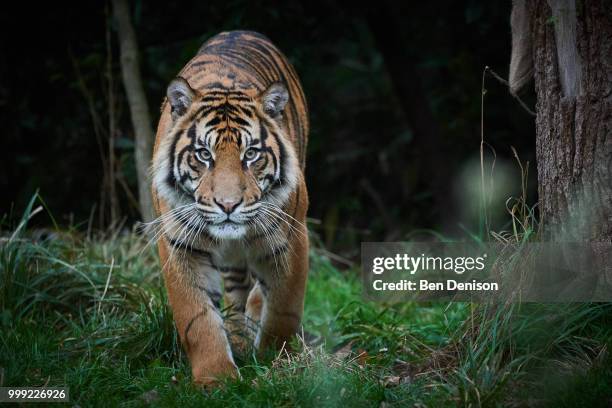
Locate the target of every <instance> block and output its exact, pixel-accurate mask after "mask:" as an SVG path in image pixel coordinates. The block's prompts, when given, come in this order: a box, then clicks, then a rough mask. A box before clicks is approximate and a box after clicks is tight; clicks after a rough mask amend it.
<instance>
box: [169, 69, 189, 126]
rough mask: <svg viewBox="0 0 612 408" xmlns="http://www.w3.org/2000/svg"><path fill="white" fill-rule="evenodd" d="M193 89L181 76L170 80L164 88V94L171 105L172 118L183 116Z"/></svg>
mask: <svg viewBox="0 0 612 408" xmlns="http://www.w3.org/2000/svg"><path fill="white" fill-rule="evenodd" d="M195 94H196V93H195V91H194V90H193V89H192V88H191V87H190V86H189V83H188V82H187V81H186V80H185V79H184V78H181V77H177V78H175V79H173V80H172V82H170V85H168V89H167V90H166V96H167V97H168V101H169V102H170V106H171V107H172V119H173V120H176V119H177V118H178V117H179V116H183V115H184V114H185V112H187V110H188V109H189V107H190V106H191V103H192V102H193V98H194V97H195Z"/></svg>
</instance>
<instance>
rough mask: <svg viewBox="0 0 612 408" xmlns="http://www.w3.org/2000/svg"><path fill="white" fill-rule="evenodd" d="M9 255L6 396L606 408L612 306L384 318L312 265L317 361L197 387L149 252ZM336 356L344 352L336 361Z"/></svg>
mask: <svg viewBox="0 0 612 408" xmlns="http://www.w3.org/2000/svg"><path fill="white" fill-rule="evenodd" d="M33 205H34V200H33V201H32V203H31V206H30V208H29V209H28V210H27V211H26V216H24V222H22V223H21V224H20V226H18V227H16V228H15V229H14V230H13V232H12V233H11V234H9V236H8V237H7V238H6V239H3V241H2V243H1V244H0V381H2V384H1V385H3V386H26V385H27V386H40V385H43V384H47V385H49V386H65V385H66V386H69V387H70V394H71V405H74V404H78V405H79V406H82V407H91V406H150V405H152V406H206V407H216V406H219V407H225V408H226V407H233V406H245V407H251V406H282V407H293V406H300V407H309V406H313V407H321V406H329V407H336V406H339V407H344V406H347V407H379V406H381V404H382V403H384V406H402V407H404V406H416V407H419V406H508V405H510V406H524V405H528V404H530V403H534V402H536V403H538V404H539V405H541V406H589V407H593V406H607V405H608V403H609V401H610V398H612V391H611V383H612V369H611V368H610V367H611V366H612V364H611V363H612V360H611V357H610V356H609V353H608V350H609V349H610V346H611V345H612V307H611V306H610V305H609V304H557V305H552V304H551V305H548V304H527V305H518V304H508V305H505V304H484V305H475V304H469V303H459V302H455V303H412V302H410V303H403V304H396V305H385V304H374V303H368V302H366V301H364V300H363V299H362V297H361V286H360V282H359V279H358V274H357V272H356V271H354V270H347V271H340V270H338V269H336V268H334V267H333V266H332V264H331V263H330V261H329V260H328V259H327V258H326V257H324V256H322V255H319V254H318V252H317V251H316V250H315V251H314V252H313V253H312V254H311V274H310V279H309V284H308V292H307V297H306V310H305V316H304V330H305V331H306V332H308V333H309V334H310V336H309V337H313V336H314V337H315V338H318V339H320V341H319V343H318V344H317V345H312V344H304V342H300V341H297V342H296V347H295V351H294V352H291V353H280V354H278V355H272V356H270V357H268V358H265V359H261V360H258V359H257V358H256V357H254V356H250V357H248V358H247V360H245V361H241V362H240V365H241V369H240V371H241V374H242V379H241V380H235V381H228V382H225V383H224V385H223V387H221V388H219V389H216V390H214V391H210V392H203V391H201V390H199V389H197V388H195V387H193V386H192V385H191V382H190V370H189V366H188V362H187V361H186V358H185V356H184V354H183V352H182V350H181V348H180V346H179V345H178V340H177V336H176V331H175V329H174V325H173V321H172V316H171V311H170V310H169V308H168V306H167V302H166V298H165V292H164V289H163V282H162V280H161V277H160V273H159V267H158V260H157V257H156V253H155V250H154V248H152V247H146V246H145V244H146V243H145V242H144V240H143V239H142V238H140V237H138V236H136V235H134V234H131V233H115V234H111V235H110V236H99V237H97V238H95V239H90V238H87V237H83V236H80V235H79V234H77V233H74V232H67V233H61V234H57V235H56V236H55V237H54V238H52V239H48V240H46V241H36V240H33V239H32V238H31V237H30V234H28V232H27V230H26V224H27V223H26V222H25V220H27V218H28V217H29V216H30V213H31V212H32V206H33ZM338 350H339V351H338Z"/></svg>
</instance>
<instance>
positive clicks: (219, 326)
mask: <svg viewBox="0 0 612 408" xmlns="http://www.w3.org/2000/svg"><path fill="white" fill-rule="evenodd" d="M179 252H183V253H179ZM159 254H160V258H161V262H162V265H163V272H164V280H165V284H166V289H167V291H168V300H169V301H170V306H171V308H172V312H173V316H174V321H175V324H176V328H177V330H178V333H179V336H180V339H181V343H182V345H183V348H184V349H185V351H186V353H187V356H188V358H189V362H190V363H191V371H192V375H193V381H194V382H195V383H196V384H199V385H203V386H209V385H214V384H215V383H216V382H218V380H219V379H221V378H223V377H236V376H238V375H239V374H238V369H237V367H236V364H235V363H234V359H233V356H232V352H231V349H230V345H229V341H228V338H227V334H226V332H225V329H224V327H223V319H222V317H221V314H220V310H219V303H220V300H221V278H220V276H219V272H218V271H217V270H215V269H214V268H213V267H212V264H211V263H210V256H209V255H208V254H207V253H205V252H202V251H198V252H194V251H190V250H189V249H184V248H180V247H177V246H173V245H172V243H170V242H169V241H168V240H167V239H165V238H162V239H160V241H159ZM179 261H180V262H179Z"/></svg>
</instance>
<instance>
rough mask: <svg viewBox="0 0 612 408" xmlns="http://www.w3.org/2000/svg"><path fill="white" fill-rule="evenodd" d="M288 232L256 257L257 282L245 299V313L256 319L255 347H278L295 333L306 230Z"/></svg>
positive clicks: (303, 283)
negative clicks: (278, 242) (275, 244)
mask: <svg viewBox="0 0 612 408" xmlns="http://www.w3.org/2000/svg"><path fill="white" fill-rule="evenodd" d="M298 228H299V232H298V233H293V234H290V237H289V238H288V239H287V241H286V242H285V243H284V244H281V245H278V246H276V247H274V248H271V250H270V253H268V254H266V255H264V256H263V257H262V258H260V260H259V265H258V267H259V271H258V274H257V285H256V286H255V287H254V288H253V291H252V292H251V294H250V295H249V298H248V300H247V306H246V307H247V316H248V317H249V318H250V319H251V320H253V321H259V330H258V332H257V335H256V337H255V348H256V349H258V350H259V351H263V350H265V349H267V348H275V349H279V348H281V347H283V345H285V347H287V344H288V343H289V341H290V340H291V339H292V337H293V336H294V335H295V334H296V333H298V331H299V327H300V323H301V320H302V314H303V312H304V295H305V291H306V279H307V275H308V239H307V230H306V228H305V227H304V226H299V227H298Z"/></svg>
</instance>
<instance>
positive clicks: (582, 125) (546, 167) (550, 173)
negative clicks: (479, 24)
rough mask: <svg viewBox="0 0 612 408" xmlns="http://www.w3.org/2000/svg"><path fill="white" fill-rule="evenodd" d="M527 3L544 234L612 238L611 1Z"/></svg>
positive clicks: (537, 0) (577, 238) (574, 238)
mask: <svg viewBox="0 0 612 408" xmlns="http://www.w3.org/2000/svg"><path fill="white" fill-rule="evenodd" d="M527 7H528V10H527V11H528V13H527V14H528V15H529V16H530V17H529V19H530V27H531V28H530V30H531V35H532V41H533V47H532V49H533V64H534V77H535V88H536V93H537V99H538V102H537V117H536V159H537V163H538V188H539V206H540V218H541V221H542V223H543V226H544V231H545V234H547V235H549V236H550V234H554V237H555V240H563V241H593V242H610V241H612V177H611V172H612V134H611V132H612V24H611V19H612V2H609V1H606V0H583V1H574V0H549V2H546V1H544V0H534V1H531V2H528V3H527ZM513 35H514V32H513ZM513 52H514V51H513Z"/></svg>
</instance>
